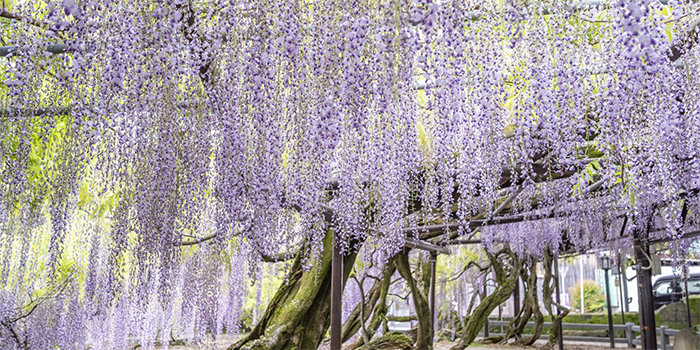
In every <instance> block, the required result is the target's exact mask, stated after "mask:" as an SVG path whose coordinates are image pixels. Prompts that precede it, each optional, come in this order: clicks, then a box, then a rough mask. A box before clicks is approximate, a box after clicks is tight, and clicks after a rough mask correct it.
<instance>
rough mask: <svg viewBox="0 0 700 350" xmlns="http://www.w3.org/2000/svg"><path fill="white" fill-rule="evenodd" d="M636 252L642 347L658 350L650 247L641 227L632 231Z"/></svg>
mask: <svg viewBox="0 0 700 350" xmlns="http://www.w3.org/2000/svg"><path fill="white" fill-rule="evenodd" d="M632 233H633V237H634V252H635V258H636V259H637V283H638V285H637V289H638V290H639V315H640V317H639V323H640V327H639V328H640V331H641V333H642V348H643V349H649V350H656V349H657V347H658V344H657V343H656V320H655V319H654V294H653V292H652V290H651V261H649V259H647V256H648V255H649V247H648V246H647V245H646V244H645V243H643V239H644V238H645V237H644V236H645V235H644V233H643V232H642V230H641V229H640V228H639V227H635V228H634V229H633V231H632Z"/></svg>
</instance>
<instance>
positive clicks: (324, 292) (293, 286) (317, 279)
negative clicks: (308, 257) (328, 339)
mask: <svg viewBox="0 0 700 350" xmlns="http://www.w3.org/2000/svg"><path fill="white" fill-rule="evenodd" d="M333 235H334V232H333V231H332V230H327V231H326V235H325V236H324V237H323V252H322V254H321V256H320V258H317V260H316V261H313V262H311V263H312V267H311V268H310V269H309V270H308V271H304V269H303V268H302V260H303V258H304V256H302V253H301V251H300V253H298V254H297V256H296V257H295V258H294V262H293V263H292V267H291V269H290V272H289V278H288V281H287V282H286V283H285V282H282V285H281V286H280V287H279V289H278V290H277V293H276V294H275V296H274V297H273V298H272V301H271V302H270V304H269V305H268V307H267V310H266V311H265V314H264V315H263V317H262V319H261V320H260V322H259V323H258V324H257V325H256V326H255V328H254V329H253V331H251V332H250V333H249V334H248V335H247V336H246V337H245V338H243V339H241V340H240V341H238V342H237V343H235V344H233V345H231V347H229V348H228V349H229V350H254V349H260V350H262V349H265V350H277V349H279V350H285V349H316V348H318V346H319V345H320V344H321V341H322V340H323V337H324V335H325V334H326V332H327V331H328V328H329V326H330V306H331V293H330V290H331V256H332V253H333V245H332V242H333ZM356 257H357V255H356V254H349V255H346V256H344V257H343V281H344V282H346V281H347V280H348V276H349V275H350V271H351V269H352V265H353V264H354V263H355V258H356Z"/></svg>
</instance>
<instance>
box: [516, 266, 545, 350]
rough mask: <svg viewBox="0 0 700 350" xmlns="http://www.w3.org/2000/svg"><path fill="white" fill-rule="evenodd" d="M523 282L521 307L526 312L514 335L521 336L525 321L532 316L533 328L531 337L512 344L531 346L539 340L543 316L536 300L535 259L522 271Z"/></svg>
mask: <svg viewBox="0 0 700 350" xmlns="http://www.w3.org/2000/svg"><path fill="white" fill-rule="evenodd" d="M523 282H525V283H524V285H525V299H524V300H523V307H524V308H527V310H528V311H527V313H526V314H525V315H526V316H525V317H522V318H521V319H520V324H519V325H518V328H517V331H516V332H517V333H516V334H522V332H523V329H524V328H525V326H526V325H527V321H529V319H530V317H532V316H534V322H535V328H534V329H533V331H532V336H530V337H527V338H521V339H518V340H516V341H515V342H514V343H513V344H517V345H532V344H534V343H535V342H536V341H537V339H539V338H540V335H541V334H542V328H543V326H544V316H542V312H541V311H540V303H539V301H538V299H537V261H536V260H535V259H532V258H531V259H530V262H529V266H528V268H525V269H523Z"/></svg>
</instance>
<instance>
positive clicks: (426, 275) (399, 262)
mask: <svg viewBox="0 0 700 350" xmlns="http://www.w3.org/2000/svg"><path fill="white" fill-rule="evenodd" d="M408 252H409V250H407V249H403V250H401V251H400V252H399V253H397V254H396V255H395V256H394V262H395V264H396V270H397V271H399V274H401V277H403V278H404V279H405V280H406V283H408V287H409V289H410V290H411V296H412V297H413V306H414V307H415V309H416V316H417V318H418V336H417V338H416V348H417V349H425V350H430V349H432V348H433V333H434V332H433V319H432V317H430V305H429V304H428V290H429V288H430V282H429V281H430V272H429V268H430V267H429V266H428V264H425V263H422V261H419V264H418V266H419V270H421V277H422V278H421V282H422V283H421V284H422V287H423V288H421V286H419V284H418V283H417V281H416V280H414V279H413V274H412V273H411V264H410V263H409V261H408ZM426 279H427V281H428V283H426Z"/></svg>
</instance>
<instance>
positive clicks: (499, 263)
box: [451, 249, 520, 350]
mask: <svg viewBox="0 0 700 350" xmlns="http://www.w3.org/2000/svg"><path fill="white" fill-rule="evenodd" d="M487 254H488V253H487ZM502 255H506V256H507V257H509V258H510V262H511V263H510V265H507V263H506V259H503V258H501V256H502ZM488 257H489V260H490V261H491V266H492V268H493V271H494V275H495V277H496V282H497V283H498V287H497V288H496V290H495V291H494V292H493V293H492V294H491V295H489V296H487V297H486V298H484V300H482V301H481V303H480V304H479V306H477V307H476V309H475V310H474V312H473V313H472V314H471V315H470V316H469V320H468V321H467V325H466V327H465V329H464V331H463V332H462V338H461V339H460V341H459V343H457V345H455V346H453V347H452V348H451V350H464V349H465V348H466V347H467V346H469V345H470V344H471V343H472V342H473V341H474V339H476V336H477V334H479V331H481V329H482V328H483V326H484V322H486V318H488V316H489V315H490V314H491V312H493V310H494V309H495V308H496V307H498V305H500V304H502V303H503V302H505V301H506V300H508V298H509V297H510V296H511V295H512V294H513V290H514V289H515V283H516V282H517V280H518V277H519V276H520V261H519V259H518V258H517V257H516V256H515V254H514V253H513V252H511V251H510V250H508V249H502V250H501V251H499V252H497V253H495V254H488Z"/></svg>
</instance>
